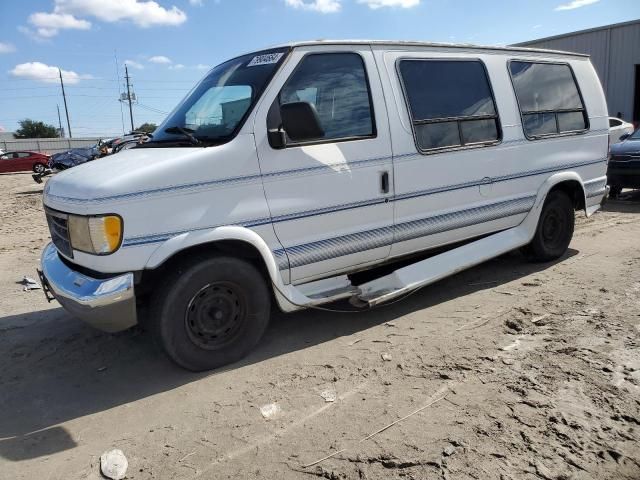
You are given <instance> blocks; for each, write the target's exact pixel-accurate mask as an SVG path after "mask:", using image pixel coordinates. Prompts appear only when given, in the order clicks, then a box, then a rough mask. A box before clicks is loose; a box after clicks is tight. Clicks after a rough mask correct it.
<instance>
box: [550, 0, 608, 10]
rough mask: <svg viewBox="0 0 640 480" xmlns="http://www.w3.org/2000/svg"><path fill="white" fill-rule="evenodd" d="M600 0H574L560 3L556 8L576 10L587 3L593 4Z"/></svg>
mask: <svg viewBox="0 0 640 480" xmlns="http://www.w3.org/2000/svg"><path fill="white" fill-rule="evenodd" d="M599 1H600V0H572V1H571V2H569V3H564V4H562V5H558V6H557V7H556V8H555V9H556V10H574V9H576V8H580V7H586V6H587V5H593V4H594V3H598V2H599Z"/></svg>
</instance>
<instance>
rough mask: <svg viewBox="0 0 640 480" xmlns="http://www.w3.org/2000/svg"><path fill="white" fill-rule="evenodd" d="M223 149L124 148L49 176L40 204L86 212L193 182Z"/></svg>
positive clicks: (214, 160) (205, 173) (221, 147)
mask: <svg viewBox="0 0 640 480" xmlns="http://www.w3.org/2000/svg"><path fill="white" fill-rule="evenodd" d="M224 150H225V146H224V145H221V146H216V147H208V148H204V147H194V148H191V147H187V148H139V149H135V148H134V149H130V150H124V151H122V152H119V153H117V154H115V155H111V156H107V157H103V158H100V159H97V160H93V161H90V162H87V163H84V164H82V165H78V166H77V167H74V168H71V169H69V170H65V171H63V172H60V173H59V174H57V175H56V176H54V177H52V178H51V179H50V180H49V181H48V182H47V185H46V187H45V190H44V203H45V205H47V206H49V207H51V208H54V209H55V208H63V207H65V209H66V211H70V212H72V213H87V209H88V210H91V209H90V208H88V206H90V205H97V204H104V203H107V202H108V203H111V202H117V201H120V200H125V199H127V200H128V201H130V200H131V199H134V198H135V197H136V195H139V194H144V193H145V192H153V191H156V190H158V189H160V190H162V189H165V188H167V187H176V186H180V185H184V184H193V183H194V182H197V181H199V180H200V181H201V180H202V179H203V176H205V177H204V178H206V175H207V172H206V171H205V172H203V165H207V164H208V166H209V167H214V166H213V165H211V163H214V162H216V159H217V158H220V157H222V156H224V155H220V154H219V153H222V152H223V151H224ZM204 156H206V157H207V159H206V161H203V160H204V159H203V157H204ZM212 170H213V171H214V172H215V168H212ZM209 176H210V174H209ZM67 205H68V206H70V207H71V208H66V206H67ZM89 213H90V212H89Z"/></svg>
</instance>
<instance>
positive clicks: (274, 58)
mask: <svg viewBox="0 0 640 480" xmlns="http://www.w3.org/2000/svg"><path fill="white" fill-rule="evenodd" d="M283 55H284V53H282V52H280V53H267V54H265V55H258V56H255V57H253V59H252V60H251V61H250V62H249V63H248V64H247V67H258V66H260V65H271V64H272V63H278V62H279V61H280V59H281V58H282V56H283Z"/></svg>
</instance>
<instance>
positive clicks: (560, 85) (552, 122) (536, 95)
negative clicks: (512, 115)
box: [509, 61, 588, 138]
mask: <svg viewBox="0 0 640 480" xmlns="http://www.w3.org/2000/svg"><path fill="white" fill-rule="evenodd" d="M509 71H510V73H511V78H512V80H513V87H514V89H515V92H516V96H517V97H518V105H519V107H520V113H521V114H522V124H523V128H524V131H525V134H526V135H527V137H534V138H535V137H541V136H549V135H558V134H561V133H567V132H579V131H582V130H585V129H587V128H588V117H587V112H586V110H585V108H584V104H583V103H582V98H581V96H580V91H579V90H578V85H577V84H576V80H575V78H574V77H573V73H572V72H571V68H569V66H568V65H561V64H553V63H533V62H519V61H512V62H510V63H509Z"/></svg>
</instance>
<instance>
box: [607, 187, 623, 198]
mask: <svg viewBox="0 0 640 480" xmlns="http://www.w3.org/2000/svg"><path fill="white" fill-rule="evenodd" d="M621 193H622V187H620V186H618V185H611V186H610V187H609V198H618V197H619V196H620V194H621Z"/></svg>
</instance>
